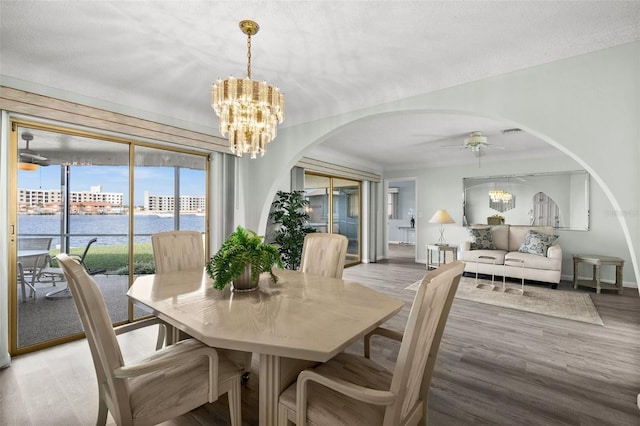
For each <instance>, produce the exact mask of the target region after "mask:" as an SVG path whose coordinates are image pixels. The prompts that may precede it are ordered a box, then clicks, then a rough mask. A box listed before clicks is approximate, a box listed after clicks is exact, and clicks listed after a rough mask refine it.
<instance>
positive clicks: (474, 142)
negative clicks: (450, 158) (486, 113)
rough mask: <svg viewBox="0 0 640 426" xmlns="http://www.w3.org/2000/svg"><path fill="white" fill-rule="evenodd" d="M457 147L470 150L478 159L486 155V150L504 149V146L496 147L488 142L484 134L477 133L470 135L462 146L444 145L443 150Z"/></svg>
mask: <svg viewBox="0 0 640 426" xmlns="http://www.w3.org/2000/svg"><path fill="white" fill-rule="evenodd" d="M449 147H455V148H458V149H468V150H470V151H471V152H473V153H474V155H475V156H476V157H480V156H481V155H484V152H483V150H484V149H494V148H497V149H504V147H503V146H500V145H494V144H490V143H488V142H487V137H486V136H483V135H482V132H479V131H475V132H471V133H469V137H467V138H466V139H465V140H464V144H462V145H443V148H449Z"/></svg>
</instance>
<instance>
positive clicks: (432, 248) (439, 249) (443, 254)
mask: <svg viewBox="0 0 640 426" xmlns="http://www.w3.org/2000/svg"><path fill="white" fill-rule="evenodd" d="M447 252H451V253H453V260H456V259H457V258H458V246H451V245H440V244H427V269H436V268H439V267H440V265H444V264H445V263H447ZM434 253H436V257H435V259H434V257H433V254H434Z"/></svg>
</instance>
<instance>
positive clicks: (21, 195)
mask: <svg viewBox="0 0 640 426" xmlns="http://www.w3.org/2000/svg"><path fill="white" fill-rule="evenodd" d="M123 205H124V194H123V193H117V192H102V186H92V187H91V189H90V190H89V191H71V192H70V193H69V206H70V209H71V213H72V214H122V213H123V211H124V209H123ZM18 206H19V211H20V213H26V214H57V213H60V211H61V209H62V207H61V206H62V194H61V192H60V190H59V189H18Z"/></svg>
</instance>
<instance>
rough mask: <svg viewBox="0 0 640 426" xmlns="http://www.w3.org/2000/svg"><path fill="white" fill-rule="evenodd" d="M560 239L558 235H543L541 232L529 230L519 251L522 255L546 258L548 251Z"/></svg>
mask: <svg viewBox="0 0 640 426" xmlns="http://www.w3.org/2000/svg"><path fill="white" fill-rule="evenodd" d="M557 239H558V236H557V235H547V234H541V233H540V232H537V231H534V230H529V231H528V232H527V235H526V236H525V237H524V241H523V242H522V245H521V246H520V248H519V249H518V251H519V252H521V253H530V254H537V255H538V256H546V255H547V249H548V248H549V246H550V245H551V244H553V243H554V242H555V241H556V240H557Z"/></svg>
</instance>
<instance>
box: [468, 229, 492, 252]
mask: <svg viewBox="0 0 640 426" xmlns="http://www.w3.org/2000/svg"><path fill="white" fill-rule="evenodd" d="M469 233H470V234H471V238H472V240H471V250H495V249H496V246H495V244H493V237H492V235H491V228H469Z"/></svg>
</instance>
